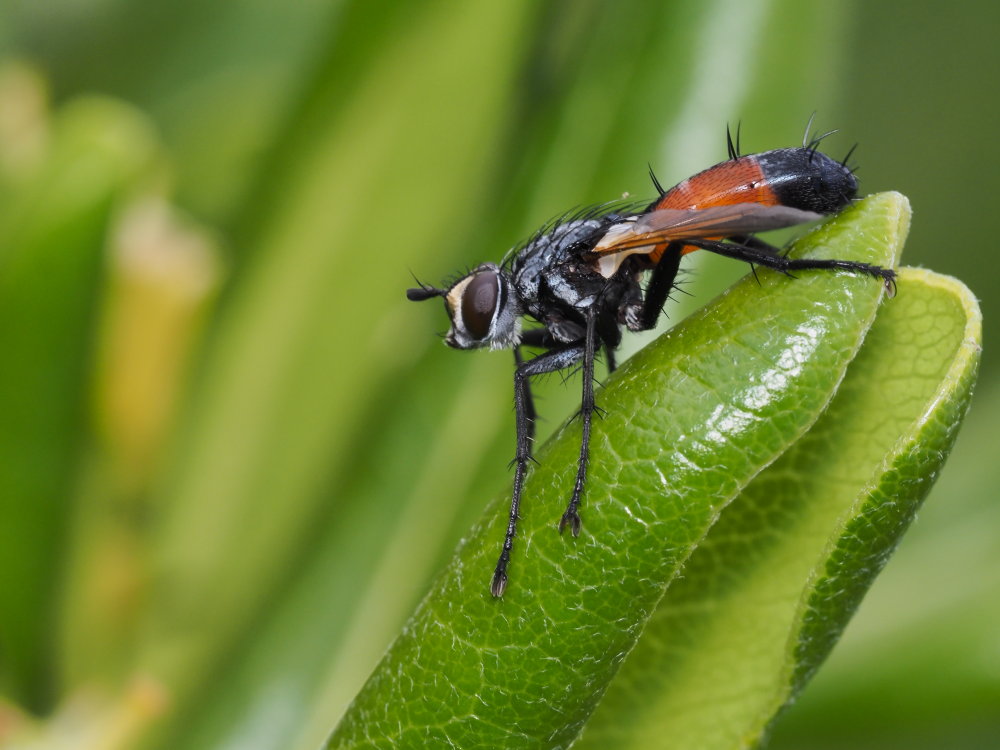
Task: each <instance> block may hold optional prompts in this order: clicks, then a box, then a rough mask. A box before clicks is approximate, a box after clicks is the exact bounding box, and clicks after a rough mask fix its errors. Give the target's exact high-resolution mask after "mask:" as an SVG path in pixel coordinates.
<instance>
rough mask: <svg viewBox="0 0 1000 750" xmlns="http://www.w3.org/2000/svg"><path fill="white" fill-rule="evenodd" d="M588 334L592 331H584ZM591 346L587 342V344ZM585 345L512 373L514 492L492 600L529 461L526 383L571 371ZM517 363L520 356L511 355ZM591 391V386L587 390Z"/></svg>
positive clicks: (499, 586) (498, 592) (530, 410)
mask: <svg viewBox="0 0 1000 750" xmlns="http://www.w3.org/2000/svg"><path fill="white" fill-rule="evenodd" d="M588 331H591V335H592V327H591V328H589V329H588ZM592 343H593V341H592V339H591V344H592ZM585 349H586V346H585V345H580V344H577V345H574V346H569V347H566V348H563V349H553V350H551V351H548V352H545V353H544V354H539V355H538V356H537V357H535V358H534V359H529V360H528V361H527V362H519V363H518V365H517V369H516V370H514V421H515V423H516V425H517V454H516V455H515V456H514V465H515V469H514V491H513V494H512V496H511V501H510V516H509V518H508V520H507V533H506V534H505V535H504V538H503V548H502V549H501V551H500V559H499V560H497V567H496V570H495V571H494V572H493V581H492V583H491V584H490V593H491V594H493V596H495V597H500V596H503V592H504V589H506V588H507V565H508V564H509V563H510V551H511V549H512V548H513V546H514V535H515V534H516V533H517V517H518V511H519V509H520V507H521V492H522V491H523V490H524V477H525V474H526V473H527V471H528V461H530V460H531V441H532V438H533V436H534V432H535V425H534V422H535V419H534V417H535V407H534V402H533V401H532V398H531V387H530V385H529V382H528V379H529V378H531V377H533V376H534V375H542V374H543V373H547V372H555V371H556V370H564V369H566V368H567V367H572V366H573V365H575V364H576V363H577V362H579V361H580V360H581V359H582V358H584V351H585ZM514 356H515V358H516V360H520V354H515V355H514ZM591 374H593V351H592V350H591ZM591 387H593V386H591Z"/></svg>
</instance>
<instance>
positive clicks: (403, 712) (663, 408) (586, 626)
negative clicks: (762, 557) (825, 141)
mask: <svg viewBox="0 0 1000 750" xmlns="http://www.w3.org/2000/svg"><path fill="white" fill-rule="evenodd" d="M908 218H909V210H908V204H907V203H906V200H905V199H904V198H902V197H901V196H899V195H896V194H883V195H878V196H873V197H871V198H869V199H867V200H866V201H864V202H862V203H861V204H859V205H857V206H855V207H854V208H852V209H851V210H849V211H846V212H844V214H843V215H841V216H840V217H838V218H837V219H836V220H834V221H832V222H830V223H829V224H827V225H825V226H823V227H821V228H820V229H819V230H817V231H816V232H814V233H812V234H811V235H809V236H808V237H807V238H806V239H805V240H804V241H802V242H800V243H799V245H798V246H797V248H796V251H795V252H796V254H798V255H823V256H836V257H844V258H851V259H855V260H860V261H866V262H870V263H877V264H882V265H892V264H894V261H895V259H896V257H897V256H898V253H899V251H900V249H901V246H902V241H903V238H904V236H905V232H906V228H907V226H908ZM760 276H761V286H762V287H763V288H758V286H757V284H756V282H755V281H754V280H753V279H749V280H746V281H744V282H743V283H741V284H739V285H737V286H736V287H734V288H733V289H731V290H730V291H729V292H728V293H726V294H725V295H723V296H722V297H721V298H719V299H718V300H716V301H715V302H714V303H712V304H711V305H709V306H708V307H707V308H705V309H704V310H702V311H700V312H699V313H697V314H696V315H694V316H692V318H690V319H688V320H687V321H685V322H684V323H683V324H681V325H680V326H678V327H677V328H676V329H674V330H673V331H671V332H670V333H669V334H667V335H666V336H664V337H662V338H661V339H659V340H658V341H657V342H656V343H655V344H654V345H653V346H651V347H649V348H647V349H646V350H644V351H643V352H641V353H640V354H639V355H637V356H636V357H634V358H633V359H632V360H630V361H629V363H628V364H627V365H626V366H625V367H623V368H622V369H621V370H620V371H619V372H618V373H616V375H615V377H614V378H612V379H611V380H610V381H609V384H608V387H607V389H605V390H604V391H602V392H601V394H600V396H599V403H600V404H601V406H602V407H604V408H605V409H607V416H606V418H605V419H603V420H601V421H599V422H598V423H597V425H596V429H595V431H594V438H593V442H592V461H591V478H590V482H589V485H588V491H587V496H586V509H585V511H584V526H585V530H584V533H583V535H582V536H581V537H580V538H579V539H576V540H573V539H571V538H564V537H560V535H559V534H558V533H557V532H556V531H555V521H556V520H557V519H558V518H559V516H560V513H561V510H562V507H563V506H564V504H565V502H566V499H567V498H568V492H569V488H570V487H571V484H572V475H573V472H574V470H575V453H576V451H577V450H578V441H579V425H578V424H576V423H575V422H571V423H570V424H568V425H567V426H566V427H564V428H563V429H562V430H561V431H560V433H559V434H557V436H556V437H555V438H554V439H553V441H552V442H551V443H550V444H549V445H547V446H546V448H545V449H544V450H542V451H540V453H539V462H540V467H539V468H538V469H537V471H534V472H532V473H531V474H530V475H529V480H528V487H527V489H526V492H525V498H524V508H523V512H522V520H521V526H520V534H519V536H518V539H517V543H516V546H515V554H514V561H513V563H512V565H511V570H510V572H511V581H510V586H509V588H508V591H507V593H506V595H505V597H504V599H502V600H499V601H497V600H493V599H491V597H490V596H489V593H488V589H487V585H488V581H489V577H490V574H491V572H492V568H493V564H494V562H495V558H496V554H497V547H498V543H499V540H500V539H501V538H502V530H503V527H504V525H505V506H506V503H507V502H508V498H507V495H506V493H505V494H504V495H503V496H501V497H500V498H498V499H497V501H496V502H495V503H494V504H493V505H492V506H491V508H490V509H489V510H488V512H487V516H486V518H485V519H484V521H483V522H482V523H481V524H480V525H479V526H478V527H477V528H476V529H474V530H473V532H472V534H471V535H470V537H469V539H468V540H467V541H466V543H465V544H464V545H463V546H462V548H461V549H460V550H459V551H458V553H457V555H456V557H455V558H454V560H453V561H452V563H451V564H450V565H449V567H448V569H447V570H446V571H445V573H444V574H443V575H442V577H441V578H440V579H439V580H438V582H437V583H436V585H435V586H434V588H433V590H432V591H431V593H430V594H429V595H428V597H427V599H426V600H425V601H424V602H423V604H422V605H421V606H420V608H419V609H418V611H417V613H416V614H415V615H414V616H413V618H412V619H411V620H410V622H409V623H408V624H407V626H406V627H405V628H404V630H403V633H402V635H401V636H400V637H399V638H398V639H397V641H396V643H395V644H394V645H393V647H392V648H391V649H390V651H389V653H388V654H387V655H386V657H385V659H384V660H383V662H382V663H381V664H380V666H379V667H378V668H377V669H376V671H375V673H374V675H373V676H372V678H371V679H370V680H369V682H368V684H367V685H366V686H365V688H364V689H363V690H362V692H361V693H360V695H359V696H358V698H357V699H356V701H355V703H354V704H353V705H352V707H351V709H350V710H349V711H348V714H347V715H346V717H345V718H344V720H343V721H342V723H341V725H340V726H339V727H338V729H337V731H336V732H335V733H334V735H333V737H332V738H331V740H330V744H329V746H330V747H336V748H341V747H364V746H385V747H389V746H416V745H428V744H431V745H433V744H437V743H440V744H444V743H445V742H452V743H454V744H455V745H457V746H460V747H497V746H504V747H541V746H563V745H565V744H567V743H568V742H570V741H571V740H572V739H573V738H574V737H575V736H576V734H577V733H578V732H579V730H580V728H581V727H582V725H583V723H584V722H585V721H586V720H587V717H588V716H589V715H590V713H591V712H592V711H593V709H594V707H595V706H596V704H597V702H598V700H599V699H600V697H601V696H602V695H603V693H604V691H605V689H606V688H607V685H608V683H609V682H610V680H611V678H612V677H613V676H614V674H615V672H616V671H617V669H618V667H619V666H620V664H621V662H622V660H623V659H624V657H625V655H626V654H627V653H628V652H629V651H630V650H631V649H632V648H633V646H634V645H635V642H636V640H637V639H638V637H639V635H640V633H641V632H642V629H643V627H644V626H645V624H646V621H647V619H648V618H649V616H650V615H651V614H652V613H653V611H654V610H655V608H656V605H657V603H658V602H659V600H660V598H661V597H662V595H663V592H664V590H665V589H666V587H667V585H668V584H669V583H670V582H671V581H672V580H673V579H674V577H675V576H676V575H677V573H678V571H679V570H680V567H681V566H682V565H683V564H684V562H685V561H686V560H687V558H688V556H689V555H690V553H691V552H692V551H693V550H694V549H695V548H696V547H697V546H698V544H699V542H700V541H701V540H702V539H703V538H704V537H705V535H706V533H707V531H708V529H709V528H710V527H711V526H712V524H713V523H714V521H715V520H716V519H717V518H718V515H719V513H720V512H721V511H722V509H723V508H725V506H726V505H727V504H728V503H729V502H730V501H731V500H732V499H733V498H734V497H736V496H737V495H739V493H740V492H741V491H742V490H743V489H744V487H746V485H747V484H749V483H750V481H751V480H752V479H753V478H754V477H755V476H756V475H757V474H758V473H759V472H760V471H761V470H762V469H763V468H764V467H766V466H767V465H768V464H770V463H771V462H773V461H774V459H775V458H777V457H778V456H779V455H780V454H781V453H783V452H784V451H785V450H787V448H788V447H789V446H790V445H791V444H793V443H794V442H796V441H797V440H798V439H799V438H800V437H801V436H802V434H803V433H804V432H805V431H806V430H808V429H809V427H810V426H811V425H812V424H813V423H814V422H815V421H816V419H817V418H818V416H819V415H820V413H821V412H822V411H823V409H824V407H825V406H826V404H827V402H828V401H829V400H830V398H831V397H832V395H833V393H834V392H835V390H836V388H837V386H838V385H839V383H840V381H841V379H842V378H843V375H844V372H845V370H846V368H847V366H848V364H849V363H850V362H851V360H852V359H853V358H854V356H855V354H856V353H857V350H858V348H859V347H860V345H861V342H862V340H863V337H864V334H865V332H866V331H867V329H868V327H869V326H870V325H871V322H872V321H873V320H874V317H875V313H876V311H877V309H878V306H879V303H880V300H881V297H882V287H881V285H880V284H878V283H876V282H874V281H873V280H872V279H870V278H864V277H855V276H844V275H837V274H823V273H814V274H803V275H802V278H800V279H797V280H794V281H793V280H790V279H786V278H782V277H780V276H779V275H777V274H773V273H761V274H760ZM764 301H766V304H762V302H764ZM442 706H448V707H449V708H450V711H451V713H452V715H451V716H450V717H442V716H441V707H442Z"/></svg>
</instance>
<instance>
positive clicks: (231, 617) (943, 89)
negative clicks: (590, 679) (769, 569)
mask: <svg viewBox="0 0 1000 750" xmlns="http://www.w3.org/2000/svg"><path fill="white" fill-rule="evenodd" d="M998 28H1000V6H997V5H996V4H993V3H985V2H979V3H966V4H962V5H961V6H955V7H950V8H948V9H947V10H946V9H944V8H943V7H941V6H940V5H939V4H937V3H931V2H928V1H927V0H920V1H919V2H912V1H911V2H902V1H901V0H892V1H890V2H882V3H868V4H864V3H837V4H829V3H822V2H813V1H809V2H801V1H796V2H793V1H792V0H752V1H744V2H740V1H739V0H715V1H713V2H704V3H698V4H691V3H682V2H662V1H661V2H654V1H652V0H625V1H624V2H618V3H614V4H611V3H601V2H594V1H589V0H582V1H579V2H570V1H569V0H551V1H550V2H526V1H523V0H518V1H512V2H505V3H487V2H471V3H460V2H455V1H454V0H451V1H446V0H428V1H427V2H422V3H399V2H390V1H389V0H357V1H355V2H351V1H344V2H333V1H331V0H302V2H298V3H286V4H279V3H275V2H265V1H264V0H234V1H233V2H229V3H204V2H193V1H192V0H174V2H166V1H165V0H144V2H142V3H135V2H127V0H90V1H89V2H80V1H79V0H76V1H71V0H49V1H48V2H28V1H26V0H22V2H13V1H11V2H7V3H5V4H3V5H2V6H0V357H2V362H0V409H2V413H3V414H4V419H3V428H2V430H0V570H2V578H0V691H2V692H0V742H4V741H7V742H11V743H13V742H15V741H24V742H26V741H34V742H36V743H37V744H38V745H39V746H43V747H50V746H66V747H74V748H76V747H93V748H131V747H151V748H152V747H171V748H179V747H183V748H311V747H315V746H316V745H317V744H318V743H319V742H320V741H321V740H322V738H323V737H324V736H325V735H326V733H327V732H328V731H329V729H330V728H331V727H332V726H333V725H334V724H335V723H336V720H337V718H338V717H339V716H340V714H341V712H342V711H343V709H344V707H345V706H346V704H347V702H348V701H349V700H350V699H351V697H352V696H353V695H354V693H355V692H356V690H357V689H358V688H359V687H360V685H361V684H362V682H363V681H364V679H365V677H366V676H367V674H368V672H369V671H370V670H371V668H372V667H373V666H374V664H375V662H376V661H377V659H378V657H379V656H380V654H381V652H382V650H383V649H384V648H385V646H386V645H387V644H388V643H389V641H390V640H391V639H392V637H393V635H394V634H395V633H396V632H397V631H398V629H399V627H400V626H401V624H402V622H403V621H404V619H405V618H406V616H407V615H408V614H409V612H410V611H411V610H412V608H413V606H414V605H415V604H416V602H417V601H419V599H420V597H421V595H422V593H423V592H424V590H425V589H426V587H427V584H428V581H429V579H430V578H431V577H432V576H433V575H434V573H435V572H436V570H437V569H438V568H439V566H440V565H441V564H442V562H443V560H445V559H446V558H447V557H448V556H449V555H450V553H451V550H452V549H453V548H454V546H455V544H456V543H457V541H458V540H459V539H460V538H461V536H462V534H463V533H464V531H465V530H466V529H467V528H468V526H469V524H470V523H471V522H472V520H473V519H474V518H476V517H477V515H478V514H479V513H480V511H481V509H482V506H483V504H485V502H486V500H487V499H488V498H489V497H490V496H491V495H492V493H493V492H494V491H495V490H496V488H498V487H501V486H503V483H504V482H507V481H509V475H508V473H507V470H506V461H507V460H508V458H509V457H510V456H511V455H512V451H513V424H512V416H511V408H510V400H511V385H510V380H511V362H510V359H509V355H501V354H493V355H490V354H485V353H483V354H465V355H462V354H458V353H456V352H452V351H448V350H446V349H445V347H443V346H441V342H440V340H439V339H438V338H436V336H435V335H434V334H435V333H436V332H440V331H441V330H443V329H444V328H445V326H446V320H445V316H444V315H443V313H442V312H441V310H440V309H438V308H437V307H436V306H433V305H430V306H415V305H411V304H408V303H407V302H406V300H405V297H404V294H403V292H404V290H405V288H406V287H407V286H408V285H410V284H411V283H412V279H411V276H410V272H411V271H412V272H413V273H415V274H417V275H418V276H419V277H420V278H421V279H424V280H427V281H429V282H432V283H437V282H438V281H440V280H442V279H444V278H445V277H447V276H448V275H449V274H452V273H453V272H454V271H455V270H456V269H461V268H463V267H464V266H466V265H473V264H476V263H478V262H481V261H485V260H499V259H500V257H501V256H502V255H503V253H504V252H505V251H506V249H507V248H508V247H510V246H512V245H513V244H515V243H516V242H518V241H519V240H521V239H523V238H524V237H526V236H527V235H529V234H530V233H531V232H533V231H534V230H535V229H536V228H537V226H539V225H540V224H541V223H542V222H544V221H545V220H547V219H549V218H551V217H552V216H554V215H556V214H558V213H560V212H562V211H564V210H565V209H567V208H570V207H572V206H577V205H581V204H586V203H590V202H600V201H604V200H608V199H612V198H616V197H619V196H621V195H622V194H623V193H626V192H627V193H629V194H631V195H632V196H635V197H646V196H650V195H651V193H652V190H651V186H650V185H649V184H648V177H647V176H646V170H647V164H649V165H652V166H653V167H654V168H655V170H656V172H657V174H658V175H659V177H660V179H661V181H662V182H663V183H664V184H673V183H674V182H676V181H679V180H680V179H682V178H684V177H686V176H688V175H690V174H692V173H693V172H695V171H697V170H699V169H701V168H704V167H705V166H708V165H710V164H713V163H715V162H717V161H720V160H722V159H723V158H725V138H724V133H725V126H726V123H731V124H735V123H736V122H738V121H742V124H743V146H744V150H747V151H759V150H764V149H768V148H775V147H779V146H786V145H794V144H796V143H798V142H799V141H800V139H801V135H802V130H803V128H804V127H805V123H806V120H807V119H808V118H809V115H810V113H811V112H813V111H814V110H815V111H818V115H817V121H816V124H817V126H818V127H819V128H821V129H824V130H825V129H829V128H834V127H836V128H839V129H840V133H839V134H837V135H835V136H831V137H830V139H829V140H828V141H826V142H825V144H824V147H825V148H826V149H827V150H828V151H830V152H831V153H832V154H834V155H837V156H840V155H842V154H843V153H844V152H846V151H847V149H848V148H850V146H851V145H853V144H854V142H855V141H857V142H859V143H860V146H859V148H858V150H857V151H856V152H855V153H856V156H855V161H857V162H858V163H859V164H860V165H861V168H860V171H859V176H860V178H861V180H862V188H863V191H864V192H866V193H870V192H877V191H880V190H888V189H893V190H899V191H901V192H903V193H905V194H906V195H908V196H909V197H910V199H911V201H912V203H913V207H914V219H913V229H912V233H911V238H910V242H909V244H908V247H907V250H906V255H905V261H906V262H907V263H908V264H910V265H924V266H927V267H930V268H933V269H935V270H937V271H939V272H943V273H949V274H953V275H955V276H958V277H959V278H961V279H963V280H964V281H965V282H966V283H967V284H968V285H969V286H970V287H971V288H972V290H973V291H974V292H975V293H976V294H977V295H978V296H979V297H980V298H981V300H982V307H983V311H984V313H985V316H986V319H987V327H986V332H985V337H986V347H985V352H984V359H983V370H982V374H981V377H980V386H979V390H978V393H977V395H976V398H975V401H974V404H973V408H972V411H971V413H970V415H969V418H968V420H967V423H966V426H965V428H964V430H963V433H962V434H961V435H960V437H959V440H958V444H957V447H956V449H955V453H954V455H953V457H952V460H951V462H950V463H949V465H948V467H947V469H946V471H945V472H944V473H943V475H942V477H941V479H940V482H939V484H938V486H937V488H936V489H935V491H934V492H933V493H932V495H931V497H930V498H929V499H928V502H927V505H926V506H925V509H924V511H923V512H922V513H921V515H920V517H919V518H918V523H916V524H915V525H914V527H913V529H912V530H911V532H910V534H909V535H908V536H907V538H906V539H905V540H904V543H903V544H902V546H901V548H900V550H899V552H898V554H897V556H896V558H895V559H894V560H893V561H892V563H891V564H890V565H889V566H888V568H887V569H886V571H885V573H884V574H883V576H882V577H881V578H880V579H879V581H878V582H877V583H876V585H875V586H874V589H873V591H872V592H871V593H870V595H869V597H868V599H867V600H866V602H865V604H864V605H863V607H862V608H861V610H860V612H859V614H858V616H857V617H856V619H855V621H854V622H853V623H852V625H851V626H850V627H849V628H848V631H847V633H846V635H845V637H844V639H843V642H842V643H841V644H840V645H839V646H838V648H837V649H836V650H835V652H834V654H833V655H832V657H831V658H830V660H829V662H828V664H827V665H826V667H825V668H824V669H823V670H822V671H821V672H820V674H819V675H818V677H817V678H816V680H815V681H814V683H813V684H812V685H811V686H810V687H809V689H808V690H807V691H806V692H805V694H804V695H803V696H802V697H801V699H800V700H799V702H798V703H797V704H796V705H795V706H794V707H792V708H791V709H790V710H789V711H788V712H787V714H786V716H785V717H784V719H783V721H782V722H781V723H780V724H779V726H778V729H777V731H776V732H775V736H774V737H773V740H772V743H771V746H772V747H774V748H795V747H810V748H847V747H851V748H869V747H870V748H895V747H898V748H923V747H927V748H930V747H941V746H945V747H949V748H981V747H987V746H991V745H992V744H995V743H1000V711H998V710H997V707H998V706H1000V628H998V627H997V626H996V623H997V622H998V621H1000V534H998V533H997V529H1000V507H998V506H997V504H996V503H995V502H993V500H994V498H995V496H996V490H995V487H996V486H997V479H998V478H1000V467H998V462H997V461H996V438H997V428H996V425H995V423H994V422H993V419H995V415H996V414H997V413H998V410H1000V361H998V359H997V356H996V355H995V354H994V353H993V349H994V348H995V346H994V333H993V331H992V329H991V326H990V325H989V321H990V319H991V318H992V315H993V309H994V305H996V304H997V301H998V300H1000V289H998V287H1000V281H998V279H997V274H996V273H995V272H994V269H995V267H996V264H995V261H994V258H993V250H992V245H993V242H992V240H991V239H990V235H989V233H987V232H985V231H984V229H983V227H982V218H981V217H982V216H985V215H988V214H989V213H990V212H991V210H992V209H990V208H989V206H990V205H992V203H993V202H994V201H995V200H996V198H995V196H996V195H997V194H998V193H1000V184H998V183H1000V180H998V177H997V175H998V174H1000V139H997V138H996V137H995V136H994V134H993V133H992V127H993V125H994V123H995V122H997V119H998V116H1000V97H998V96H997V94H996V91H995V88H996V81H997V80H1000V52H998V50H997V47H996V43H995V38H994V37H995V32H996V29H998ZM694 265H695V266H696V267H697V271H696V272H695V273H693V274H692V275H691V276H689V277H688V278H689V285H688V287H686V289H687V290H689V291H692V292H694V293H695V298H694V300H693V301H691V300H688V299H687V298H685V300H684V301H683V303H681V304H679V305H678V306H677V307H676V308H675V309H674V310H673V311H672V313H671V317H672V319H673V320H676V319H677V318H678V317H679V316H681V315H682V314H683V313H684V311H687V310H690V309H692V308H691V305H692V304H700V303H701V302H703V301H705V300H706V299H708V298H710V297H711V296H712V295H713V294H714V293H716V292H717V291H719V290H721V289H722V288H724V287H725V286H726V285H728V284H729V283H730V282H731V281H732V280H733V279H734V278H736V277H738V276H740V275H742V274H743V273H744V272H745V268H742V267H740V266H739V264H734V263H731V262H727V261H724V260H721V259H708V260H706V259H698V261H697V262H696V263H695V264H694ZM575 393H576V389H575V388H574V387H573V386H572V385H570V387H569V388H565V387H563V386H562V385H561V384H560V383H559V382H558V379H552V382H550V383H547V384H546V386H545V387H544V388H543V392H542V397H541V403H540V406H541V409H542V410H543V415H545V416H547V418H548V421H547V423H546V426H547V427H548V428H549V429H551V428H553V427H554V426H555V425H557V424H558V423H559V421H560V420H561V419H562V418H563V416H565V415H566V414H568V413H569V412H570V410H571V409H572V406H573V402H574V398H575V396H574V394H575ZM485 585H486V582H485V581H484V586H485ZM60 742H61V743H63V745H58V744H57V743H60Z"/></svg>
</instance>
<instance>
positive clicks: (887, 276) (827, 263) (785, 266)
mask: <svg viewBox="0 0 1000 750" xmlns="http://www.w3.org/2000/svg"><path fill="white" fill-rule="evenodd" d="M688 244H691V245H696V246H697V247H700V248H704V249H705V250H708V251H709V252H713V253H716V254H717V255H724V256H725V257H727V258H735V259H736V260H742V261H744V262H745V263H751V264H754V263H756V264H757V265H760V266H765V267H767V268H773V269H774V270H775V271H780V272H781V273H784V274H791V272H792V271H799V270H808V269H827V270H836V271H853V272H854V273H863V274H866V275H868V276H873V277H874V278H876V279H881V280H882V283H883V284H884V285H885V289H886V291H887V292H888V293H889V294H890V295H892V294H895V291H896V272H895V271H893V270H892V269H891V268H882V266H873V265H871V264H870V263H860V262H858V261H854V260H837V259H836V258H787V257H785V256H784V255H780V254H779V255H775V254H774V253H773V252H771V251H770V250H765V249H761V248H759V247H754V246H747V245H735V244H732V243H728V242H706V241H700V240H688Z"/></svg>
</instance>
